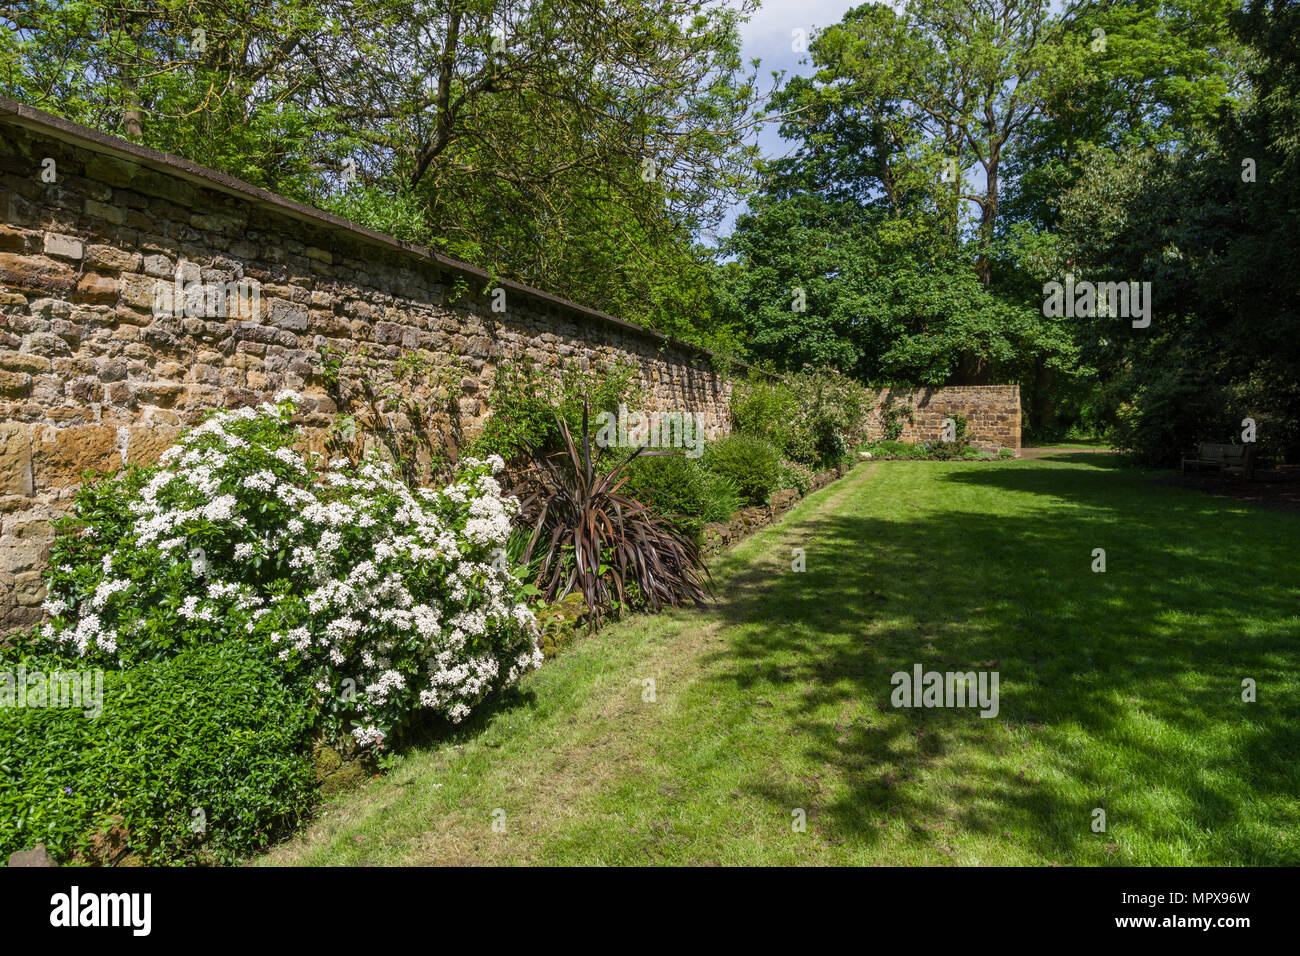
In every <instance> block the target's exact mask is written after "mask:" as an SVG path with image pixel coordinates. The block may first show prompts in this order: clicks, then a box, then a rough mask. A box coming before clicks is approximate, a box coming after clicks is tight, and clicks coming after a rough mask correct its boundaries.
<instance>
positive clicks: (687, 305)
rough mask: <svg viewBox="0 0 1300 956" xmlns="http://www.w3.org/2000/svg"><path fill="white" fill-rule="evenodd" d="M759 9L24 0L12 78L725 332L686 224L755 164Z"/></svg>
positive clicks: (15, 29)
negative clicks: (744, 29) (754, 41)
mask: <svg viewBox="0 0 1300 956" xmlns="http://www.w3.org/2000/svg"><path fill="white" fill-rule="evenodd" d="M747 7H748V4H747V3H744V4H742V5H741V6H740V7H739V8H738V7H737V6H736V5H734V4H732V3H730V2H729V0H684V2H674V3H663V2H659V0H630V2H625V3H618V4H601V3H598V4H591V3H574V2H571V0H528V2H525V3H520V2H516V0H479V2H475V3H464V2H462V0H419V2H416V0H383V2H360V3H358V2H350V0H258V2H249V0H154V2H150V3H148V4H145V5H140V4H132V3H128V2H126V0H15V2H12V3H6V4H5V5H4V12H3V19H0V24H3V29H0V95H6V96H11V97H13V98H15V99H17V100H19V101H21V102H24V103H27V104H30V105H32V106H36V107H38V108H41V109H45V110H49V111H52V112H55V113H58V114H60V115H63V116H66V117H67V118H69V119H72V120H75V121H77V122H81V123H85V124H88V125H90V126H92V127H94V128H97V129H100V130H103V131H106V132H109V133H114V134H117V135H125V136H127V137H128V138H130V139H132V140H135V141H137V142H141V143H143V144H144V145H147V146H151V147H154V148H158V149H161V150H164V151H166V152H170V153H174V154H176V155H179V156H183V157H185V158H187V159H190V160H194V161H196V162H200V163H203V164H204V165H207V166H211V167H214V168H216V169H220V170H222V171H224V172H227V173H230V174H232V175H234V176H237V177H239V178H241V179H244V180H247V181H249V182H251V183H253V184H255V185H257V186H261V187H264V188H267V189H270V190H273V191H275V192H278V193H281V194H283V195H286V196H289V197H290V198H293V199H297V200H300V201H303V202H306V203H310V204H314V205H317V206H320V207H322V208H325V209H328V210H330V211H332V212H335V213H337V214H338V215H340V216H343V217H344V218H348V219H352V220H354V221H356V222H358V223H360V224H362V225H365V226H369V227H371V228H375V229H378V230H380V231H384V232H391V233H393V234H395V235H397V236H398V237H399V238H401V239H406V240H409V241H412V242H418V243H421V244H429V245H433V246H435V247H437V248H438V249H440V250H441V251H444V252H447V253H449V254H451V255H455V256H458V257H461V258H463V259H467V260H468V261H470V262H471V263H473V264H474V265H477V266H480V267H482V268H484V269H487V270H488V271H489V272H491V273H493V274H496V275H501V276H503V277H506V278H512V279H518V280H521V281H524V282H529V283H532V284H534V285H538V286H541V287H542V288H545V289H547V290H549V291H551V292H554V293H556V294H559V295H564V296H566V297H568V298H571V299H574V300H577V301H580V302H583V303H584V304H587V305H590V306H592V307H594V308H597V309H602V310H605V311H609V312H613V313H615V314H618V315H620V316H622V317H625V318H628V319H630V320H632V321H639V322H642V323H646V324H649V325H652V326H654V327H656V328H659V329H660V330H662V331H663V332H665V333H666V334H669V335H674V336H677V337H679V338H686V339H689V340H691V341H695V342H699V343H702V344H705V345H708V346H714V347H724V348H729V349H731V348H735V347H737V346H738V333H737V330H736V328H735V327H731V326H728V325H727V324H726V323H720V322H717V321H715V319H714V316H713V304H712V290H711V289H710V285H709V277H710V270H711V261H710V258H709V255H708V253H707V252H706V251H705V250H703V249H701V248H700V247H699V246H698V245H697V244H696V243H695V242H694V240H693V236H694V235H696V234H697V233H698V232H699V231H700V230H702V229H704V228H708V227H709V226H711V225H714V224H716V222H717V221H718V220H719V219H720V218H721V216H722V215H723V213H724V212H725V209H726V207H727V205H728V204H729V202H730V200H731V198H732V196H733V195H734V194H735V191H736V190H738V189H740V188H743V187H744V186H745V185H746V183H747V182H748V181H749V179H750V177H751V174H752V168H751V161H752V158H753V156H754V155H755V152H756V147H755V146H754V145H753V144H752V143H751V142H749V139H750V135H749V131H750V129H751V125H752V124H751V123H750V122H749V120H750V119H751V118H752V113H753V104H754V101H755V99H756V98H757V97H756V91H755V89H754V86H753V74H754V67H753V66H752V65H751V64H748V63H747V62H746V61H745V60H744V58H743V57H742V56H741V53H740V34H739V27H740V24H741V22H742V19H743V16H744V13H745V9H746V8H747ZM497 31H504V33H503V34H501V35H500V36H501V38H502V39H504V40H505V44H504V46H505V48H504V49H502V48H501V47H500V46H498V45H497V39H498V33H497ZM413 78H418V82H415V81H413ZM647 161H648V162H651V163H653V165H652V166H647V165H646V162H647Z"/></svg>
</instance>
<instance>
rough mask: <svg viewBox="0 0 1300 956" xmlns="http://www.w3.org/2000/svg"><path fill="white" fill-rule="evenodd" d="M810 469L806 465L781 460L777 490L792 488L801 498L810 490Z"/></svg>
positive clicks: (811, 473) (811, 474)
mask: <svg viewBox="0 0 1300 956" xmlns="http://www.w3.org/2000/svg"><path fill="white" fill-rule="evenodd" d="M812 478H813V472H812V469H811V468H809V467H808V466H807V465H803V464H800V463H799V462H797V461H790V460H789V459H782V461H781V481H780V483H779V484H778V485H777V487H778V488H793V489H794V490H795V491H797V492H799V496H800V497H803V496H804V495H806V494H808V491H809V489H811V488H812Z"/></svg>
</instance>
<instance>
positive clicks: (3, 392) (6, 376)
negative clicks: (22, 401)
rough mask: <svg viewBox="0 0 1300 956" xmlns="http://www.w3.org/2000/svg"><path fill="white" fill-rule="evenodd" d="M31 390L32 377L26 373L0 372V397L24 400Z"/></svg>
mask: <svg viewBox="0 0 1300 956" xmlns="http://www.w3.org/2000/svg"><path fill="white" fill-rule="evenodd" d="M31 390H32V377H31V376H30V375H28V374H27V373H26V372H6V371H3V370H0V396H3V397H4V398H25V397H26V396H27V395H28V393H30V392H31Z"/></svg>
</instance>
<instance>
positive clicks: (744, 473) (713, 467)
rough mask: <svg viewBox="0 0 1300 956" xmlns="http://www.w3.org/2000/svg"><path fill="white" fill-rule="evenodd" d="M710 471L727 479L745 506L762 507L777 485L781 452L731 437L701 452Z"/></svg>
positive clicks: (752, 440)
mask: <svg viewBox="0 0 1300 956" xmlns="http://www.w3.org/2000/svg"><path fill="white" fill-rule="evenodd" d="M704 464H705V467H707V468H708V469H709V470H710V471H712V472H714V473H716V474H719V475H722V476H723V477H725V478H729V479H731V481H732V482H734V483H735V486H736V490H737V491H738V492H739V493H740V497H741V500H742V501H744V502H745V503H746V504H751V505H761V504H766V503H767V499H768V498H769V497H771V495H772V492H773V491H775V490H776V489H777V487H778V485H779V484H780V481H781V452H780V450H779V449H778V448H777V447H776V446H775V445H773V444H772V443H771V442H768V441H764V440H763V439H761V438H756V437H755V436H753V435H745V434H732V435H728V436H726V437H725V438H722V439H720V440H718V441H715V442H713V443H712V444H711V445H709V446H707V447H706V448H705V450H704Z"/></svg>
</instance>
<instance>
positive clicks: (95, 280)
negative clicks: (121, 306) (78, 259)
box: [73, 272, 117, 305]
mask: <svg viewBox="0 0 1300 956" xmlns="http://www.w3.org/2000/svg"><path fill="white" fill-rule="evenodd" d="M73 298H74V299H76V300H77V301H79V302H95V303H102V304H105V305H107V304H109V303H113V302H116V301H117V280H116V279H110V278H109V277H108V276H101V275H96V274H95V273H93V272H88V273H87V274H86V275H84V276H82V277H81V281H79V282H78V283H77V289H76V291H75V292H74V293H73Z"/></svg>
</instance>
